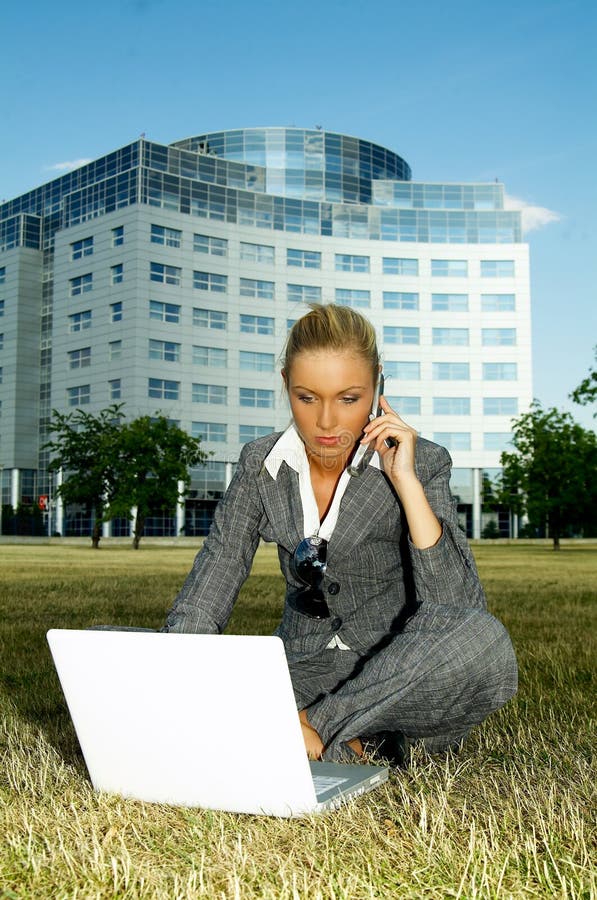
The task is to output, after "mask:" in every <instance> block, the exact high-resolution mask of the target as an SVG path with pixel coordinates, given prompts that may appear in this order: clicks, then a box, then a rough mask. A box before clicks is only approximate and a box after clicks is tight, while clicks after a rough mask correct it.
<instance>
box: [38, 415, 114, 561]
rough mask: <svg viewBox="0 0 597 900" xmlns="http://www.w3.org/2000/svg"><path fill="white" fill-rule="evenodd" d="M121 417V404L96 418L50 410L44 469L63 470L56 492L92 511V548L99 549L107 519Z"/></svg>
mask: <svg viewBox="0 0 597 900" xmlns="http://www.w3.org/2000/svg"><path fill="white" fill-rule="evenodd" d="M123 418H124V413H123V412H122V404H114V405H113V406H110V407H108V408H107V409H103V410H101V412H99V413H98V414H97V415H96V416H94V415H93V414H92V413H88V412H85V411H84V410H82V409H77V410H75V411H74V412H72V413H67V414H64V413H60V412H58V411H57V410H53V411H52V420H51V422H50V430H51V432H52V433H53V435H54V438H53V440H51V441H48V442H47V443H46V444H45V447H46V448H47V449H49V450H50V452H51V453H52V455H53V459H52V460H51V461H50V464H49V466H48V469H49V470H50V471H56V470H57V469H62V470H63V473H64V474H63V482H62V484H61V485H60V486H59V487H58V489H57V493H58V494H59V495H60V497H61V498H62V500H63V501H64V503H67V504H68V503H81V504H83V505H85V506H89V507H90V508H91V509H92V511H93V513H94V523H93V529H92V532H91V543H92V546H93V547H94V548H95V549H97V548H98V547H99V542H100V537H101V526H102V522H104V521H106V520H107V519H110V518H111V512H110V502H111V500H112V497H113V494H114V487H115V471H116V469H115V462H116V460H117V458H118V440H119V437H120V434H121V429H122V419H123Z"/></svg>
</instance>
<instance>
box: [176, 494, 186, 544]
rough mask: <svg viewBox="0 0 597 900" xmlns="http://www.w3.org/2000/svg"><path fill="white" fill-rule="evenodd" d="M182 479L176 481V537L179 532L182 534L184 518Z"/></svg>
mask: <svg viewBox="0 0 597 900" xmlns="http://www.w3.org/2000/svg"><path fill="white" fill-rule="evenodd" d="M184 487H185V485H184V481H179V482H178V501H177V503H176V531H175V534H176V537H178V536H179V535H180V534H184V519H185V516H184V514H185V503H184Z"/></svg>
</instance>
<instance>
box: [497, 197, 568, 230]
mask: <svg viewBox="0 0 597 900" xmlns="http://www.w3.org/2000/svg"><path fill="white" fill-rule="evenodd" d="M504 209H519V210H520V212H521V213H522V230H523V232H524V233H525V234H528V233H529V231H536V230H537V229H538V228H543V226H544V225H551V223H552V222H559V221H560V219H561V216H560V214H559V213H557V212H554V211H553V210H552V209H547V207H546V206H533V204H532V203H527V201H526V200H521V199H520V197H512V196H511V195H510V194H504Z"/></svg>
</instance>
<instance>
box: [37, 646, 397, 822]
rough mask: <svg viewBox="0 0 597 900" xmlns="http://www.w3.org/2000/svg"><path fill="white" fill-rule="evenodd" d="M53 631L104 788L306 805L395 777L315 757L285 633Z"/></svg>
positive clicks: (255, 809) (88, 754) (289, 808)
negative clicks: (307, 741)
mask: <svg viewBox="0 0 597 900" xmlns="http://www.w3.org/2000/svg"><path fill="white" fill-rule="evenodd" d="M48 642H49V644H50V649H51V651H52V656H53V658H54V663H55V665H56V669H57V671H58V675H59V678H60V682H61V685H62V689H63V691H64V695H65V697H66V701H67V704H68V708H69V711H70V714H71V717H72V720H73V723H74V726H75V729H76V732H77V736H78V738H79V743H80V744H81V749H82V751H83V756H84V757H85V762H86V764H87V768H88V770H89V774H90V776H91V781H92V783H93V786H94V788H95V789H96V790H99V791H109V792H112V793H117V794H121V795H123V796H125V797H131V798H135V799H137V800H144V801H149V802H157V803H169V804H176V805H181V806H198V807H203V808H206V809H220V810H227V811H230V812H239V813H262V814H267V815H274V816H298V815H305V814H308V813H313V812H318V811H320V810H324V809H332V808H335V807H337V806H339V805H340V804H341V803H342V802H343V801H344V800H346V799H348V798H350V797H354V796H356V795H358V794H361V793H364V792H365V791H369V790H371V789H372V788H374V787H376V786H377V785H379V784H381V783H382V782H384V781H385V780H386V779H387V777H388V770H387V768H384V767H382V766H370V765H361V764H358V763H357V764H353V765H350V764H349V765H344V764H340V763H326V762H309V760H308V759H307V755H306V753H305V746H304V742H303V738H302V732H301V727H300V723H299V720H298V715H297V710H296V704H295V700H294V694H293V690H292V684H291V681H290V675H289V672H288V664H287V662H286V655H285V652H284V645H283V644H282V641H281V640H280V639H279V638H278V637H260V636H251V637H247V636H240V635H203V634H161V633H157V632H135V631H94V630H89V631H79V630H67V629H52V630H51V631H49V632H48Z"/></svg>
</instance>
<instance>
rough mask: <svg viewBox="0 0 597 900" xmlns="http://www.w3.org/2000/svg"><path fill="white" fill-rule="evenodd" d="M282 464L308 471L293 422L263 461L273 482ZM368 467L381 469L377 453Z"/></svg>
mask: <svg viewBox="0 0 597 900" xmlns="http://www.w3.org/2000/svg"><path fill="white" fill-rule="evenodd" d="M283 462H285V463H286V465H287V466H289V467H290V468H291V469H294V471H295V472H299V474H300V473H301V472H308V471H309V460H308V459H307V454H306V452H305V445H304V443H303V441H302V439H301V437H300V435H299V433H298V431H297V430H296V428H295V426H294V422H293V423H291V424H290V425H289V426H288V428H287V429H286V431H285V432H284V433H283V434H282V435H280V437H279V438H278V440H277V441H276V443H275V444H274V446H273V447H272V449H271V450H270V452H269V453H268V454H267V456H266V457H265V460H264V461H263V465H264V466H265V468H266V469H267V471H268V472H269V473H270V475H271V476H272V478H273V479H274V481H275V480H276V479H277V477H278V472H279V471H280V466H281V465H282V463H283ZM369 465H370V466H373V467H374V468H376V469H381V460H380V458H379V453H378V452H377V451H375V453H374V454H373V456H372V457H371V459H370V460H369Z"/></svg>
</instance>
